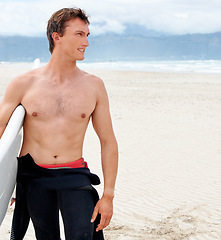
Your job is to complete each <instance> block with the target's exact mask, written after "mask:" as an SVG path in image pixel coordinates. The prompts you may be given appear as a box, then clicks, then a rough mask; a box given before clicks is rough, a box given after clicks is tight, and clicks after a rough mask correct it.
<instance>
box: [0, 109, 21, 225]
mask: <svg viewBox="0 0 221 240" xmlns="http://www.w3.org/2000/svg"><path fill="white" fill-rule="evenodd" d="M24 117H25V109H24V107H23V106H22V105H19V106H18V107H17V108H16V109H15V110H14V112H13V113H12V115H11V117H10V119H9V122H8V124H7V126H6V129H5V131H4V133H3V135H2V137H1V139H0V225H1V223H2V221H3V219H4V217H5V214H6V211H7V209H8V205H9V201H10V198H11V196H12V193H13V190H14V187H15V182H16V173H17V159H16V158H17V156H18V154H19V151H20V148H21V144H22V126H23V121H24Z"/></svg>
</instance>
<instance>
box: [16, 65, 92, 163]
mask: <svg viewBox="0 0 221 240" xmlns="http://www.w3.org/2000/svg"><path fill="white" fill-rule="evenodd" d="M26 81H27V84H28V87H27V90H26V91H25V93H24V96H23V98H22V101H21V104H22V105H23V106H24V107H25V109H26V117H25V122H24V140H23V146H22V150H21V153H20V155H21V156H23V155H25V154H27V153H29V154H31V156H32V157H33V158H34V160H35V162H36V163H37V164H58V163H67V162H71V161H75V160H77V159H79V158H81V157H82V148H83V141H84V136H85V132H86V129H87V126H88V123H89V120H90V117H91V114H92V113H93V111H94V109H95V106H96V90H95V87H94V83H95V82H96V81H94V77H93V76H91V75H89V74H87V73H85V72H83V71H80V70H79V69H78V70H77V74H75V76H74V77H73V78H70V77H67V79H63V81H59V80H58V79H56V78H54V79H53V78H51V77H50V75H49V74H47V73H46V69H44V68H42V69H39V70H38V71H35V72H34V73H31V75H30V76H29V77H27V80H26ZM95 85H96V84H95Z"/></svg>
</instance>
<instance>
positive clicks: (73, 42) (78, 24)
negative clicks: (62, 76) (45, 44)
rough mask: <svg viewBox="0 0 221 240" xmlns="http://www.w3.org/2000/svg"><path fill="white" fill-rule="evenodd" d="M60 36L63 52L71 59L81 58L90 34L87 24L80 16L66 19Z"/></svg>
mask: <svg viewBox="0 0 221 240" xmlns="http://www.w3.org/2000/svg"><path fill="white" fill-rule="evenodd" d="M66 24H67V26H66V28H65V30H64V35H63V37H61V42H60V43H61V47H62V50H63V51H64V53H65V54H67V55H68V57H70V58H71V59H72V60H74V61H75V60H83V59H84V52H85V49H86V48H87V47H88V46H89V42H88V36H89V34H90V32H89V28H88V24H86V23H85V22H84V21H82V20H81V19H80V18H76V19H72V20H70V21H68V22H67V23H66Z"/></svg>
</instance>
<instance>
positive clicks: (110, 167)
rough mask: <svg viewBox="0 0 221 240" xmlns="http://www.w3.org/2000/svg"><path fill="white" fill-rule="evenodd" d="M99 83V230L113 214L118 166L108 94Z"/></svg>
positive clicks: (96, 120) (95, 120) (94, 118)
mask: <svg viewBox="0 0 221 240" xmlns="http://www.w3.org/2000/svg"><path fill="white" fill-rule="evenodd" d="M98 85H99V87H98V98H97V104H96V107H95V110H94V112H93V115H92V123H93V127H94V129H95V131H96V133H97V135H98V137H99V140H100V144H101V161H102V170H103V175H104V192H103V196H102V198H101V199H100V201H98V203H97V205H96V206H95V209H94V213H93V215H92V221H94V220H95V219H96V217H97V214H98V213H100V214H101V221H100V224H99V225H98V228H97V231H99V230H101V229H103V228H105V227H107V226H108V225H109V222H110V220H111V217H112V215H113V198H114V188H115V181H116V176H117V168H118V146H117V141H116V138H115V135H114V131H113V127H112V122H111V116H110V111H109V102H108V96H107V92H106V89H105V87H104V84H103V82H102V81H101V80H99V83H98Z"/></svg>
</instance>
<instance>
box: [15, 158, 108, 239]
mask: <svg viewBox="0 0 221 240" xmlns="http://www.w3.org/2000/svg"><path fill="white" fill-rule="evenodd" d="M92 184H93V185H98V184H100V179H99V177H98V176H97V175H95V174H92V173H91V172H90V170H89V169H88V168H86V167H85V168H74V169H46V168H42V167H40V166H38V165H37V164H36V163H35V162H34V160H33V158H32V157H31V155H30V154H27V155H25V156H23V157H20V158H18V174H17V189H16V205H15V211H14V216H13V222H12V232H11V240H22V239H23V238H24V236H25V233H26V231H27V227H28V224H29V220H30V218H31V219H32V222H33V225H34V228H35V234H36V238H37V240H61V238H60V230H59V229H60V228H59V210H60V212H61V215H62V218H63V222H64V229H65V239H66V240H103V239H104V237H103V231H99V232H96V231H95V229H96V227H97V225H98V223H99V221H100V216H98V217H97V219H96V221H95V222H94V223H91V222H90V220H91V217H92V213H93V210H94V206H95V204H96V203H97V201H98V200H99V197H98V194H97V191H96V190H95V189H94V188H93V187H92Z"/></svg>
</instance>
